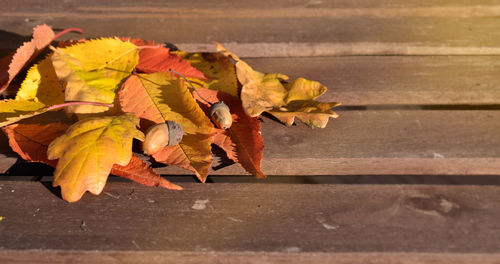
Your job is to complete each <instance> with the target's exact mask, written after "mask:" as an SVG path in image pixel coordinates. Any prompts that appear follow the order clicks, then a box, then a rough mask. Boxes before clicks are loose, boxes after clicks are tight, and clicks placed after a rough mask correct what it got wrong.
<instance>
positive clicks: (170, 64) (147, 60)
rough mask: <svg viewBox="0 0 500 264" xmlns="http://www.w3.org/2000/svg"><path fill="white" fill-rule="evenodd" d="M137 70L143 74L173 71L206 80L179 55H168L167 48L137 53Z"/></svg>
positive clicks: (203, 75) (144, 50)
mask: <svg viewBox="0 0 500 264" xmlns="http://www.w3.org/2000/svg"><path fill="white" fill-rule="evenodd" d="M136 68H137V70H139V71H141V72H145V73H153V72H159V71H169V69H173V70H175V71H177V72H179V73H181V74H183V75H184V76H186V77H188V78H196V79H206V77H205V74H203V73H202V72H201V71H199V70H197V69H196V68H194V67H193V66H192V65H191V64H190V63H189V62H187V61H185V60H184V59H182V57H180V56H179V55H176V54H173V53H170V51H169V49H168V48H163V47H162V48H154V49H142V50H141V51H140V52H139V64H137V66H136Z"/></svg>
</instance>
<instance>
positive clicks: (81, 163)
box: [47, 114, 144, 202]
mask: <svg viewBox="0 0 500 264" xmlns="http://www.w3.org/2000/svg"><path fill="white" fill-rule="evenodd" d="M138 124H139V118H137V117H136V116H135V115H133V114H123V115H120V116H105V117H95V118H88V119H84V120H81V121H79V122H77V123H75V124H73V125H72V126H71V127H70V128H69V129H68V130H67V131H66V133H65V134H64V135H62V136H60V137H58V138H56V139H55V140H54V141H52V142H51V143H50V145H49V147H48V150H47V156H48V159H50V160H52V159H59V161H58V162H57V167H56V170H55V172H54V181H53V185H54V186H61V193H62V197H63V199H64V200H66V201H68V202H75V201H78V200H79V199H80V198H81V197H82V195H83V194H84V193H85V191H87V190H88V191H90V192H91V193H93V194H99V193H101V191H102V190H103V188H104V185H105V184H106V179H107V177H108V175H109V172H110V171H111V168H112V167H113V164H118V165H122V166H126V165H127V164H128V163H129V161H130V159H131V158H132V139H133V138H137V139H139V140H143V139H144V134H143V133H142V132H140V131H139V130H137V128H136V126H137V125H138Z"/></svg>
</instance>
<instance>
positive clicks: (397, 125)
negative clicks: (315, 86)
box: [2, 110, 500, 175]
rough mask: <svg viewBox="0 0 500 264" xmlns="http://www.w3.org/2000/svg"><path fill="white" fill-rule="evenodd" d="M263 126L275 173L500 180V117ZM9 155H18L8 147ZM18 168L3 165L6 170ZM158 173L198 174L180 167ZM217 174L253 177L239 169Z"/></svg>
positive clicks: (362, 118) (357, 116)
mask: <svg viewBox="0 0 500 264" xmlns="http://www.w3.org/2000/svg"><path fill="white" fill-rule="evenodd" d="M262 126H263V127H262V136H263V138H264V144H265V146H266V148H265V149H264V157H263V161H262V170H263V172H264V173H265V174H268V175H405V174H409V175H499V174H500V154H499V152H498V151H497V150H498V149H499V148H500V135H499V134H498V133H497V131H500V112H499V111H466V110H448V111H442V110H439V111H433V110H387V111H385V110H381V111H342V112H341V113H340V117H339V118H338V119H334V120H331V121H330V123H329V124H328V126H327V127H326V128H324V129H314V130H311V129H310V128H308V127H306V126H305V125H303V124H299V125H297V126H295V127H285V126H283V125H281V124H280V123H278V122H276V121H274V120H270V119H267V118H264V122H263V123H262ZM2 149H3V150H4V151H5V152H4V153H5V155H7V156H12V152H11V151H10V150H8V147H7V146H6V145H4V147H2ZM13 162H14V160H13V159H3V160H2V163H4V164H3V166H4V167H9V164H10V166H11V165H12V164H13ZM214 166H218V165H217V164H214ZM157 171H158V172H160V173H162V174H170V175H177V174H180V175H184V174H192V172H190V171H186V170H184V169H181V168H177V167H172V166H169V167H160V168H157ZM211 174H213V175H246V174H247V173H246V172H245V171H244V170H243V169H242V168H241V167H239V166H237V165H231V166H227V167H224V168H221V169H218V170H216V171H212V172H211Z"/></svg>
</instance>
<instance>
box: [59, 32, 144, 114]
mask: <svg viewBox="0 0 500 264" xmlns="http://www.w3.org/2000/svg"><path fill="white" fill-rule="evenodd" d="M138 53H139V50H138V48H137V46H135V45H134V44H132V43H130V42H125V41H122V40H119V39H117V38H103V39H96V40H90V41H86V42H83V43H79V44H75V45H72V46H69V47H65V48H57V49H56V50H55V51H54V54H53V55H52V64H53V65H54V69H55V71H56V74H57V77H58V78H59V80H61V82H63V83H64V86H65V101H86V102H99V103H107V104H111V103H113V101H114V98H115V92H116V90H117V89H118V88H119V85H120V84H121V82H122V81H123V80H124V79H125V78H126V77H128V76H129V75H130V74H131V72H132V70H133V69H134V67H135V66H136V65H137V62H138V60H139V56H138ZM106 110H108V108H106V107H102V106H93V105H77V106H72V107H68V108H67V109H66V112H69V113H98V112H104V111H106Z"/></svg>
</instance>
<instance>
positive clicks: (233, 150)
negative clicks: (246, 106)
mask: <svg viewBox="0 0 500 264" xmlns="http://www.w3.org/2000/svg"><path fill="white" fill-rule="evenodd" d="M198 92H199V93H200V95H201V96H203V98H205V100H207V101H208V102H210V103H212V104H213V103H216V102H220V101H222V102H224V103H225V104H226V105H227V106H228V107H229V109H230V110H231V117H232V119H233V124H232V126H231V127H230V128H228V129H219V128H216V129H215V131H216V133H215V136H214V142H213V143H214V144H216V145H217V146H219V147H220V148H222V149H223V150H224V151H225V152H226V154H227V157H228V158H230V159H231V160H233V161H234V162H236V163H238V164H239V165H240V166H242V167H243V168H244V169H245V170H246V171H248V172H249V173H251V174H252V175H254V176H255V177H257V178H264V177H266V176H265V175H264V173H262V171H261V169H260V163H261V160H262V154H263V150H264V143H263V140H262V136H261V133H260V132H261V126H260V122H259V120H258V119H257V118H256V117H249V116H248V115H246V114H245V112H244V111H243V107H242V106H241V101H240V100H239V99H238V98H237V97H234V96H231V95H229V94H226V93H223V92H218V91H213V90H208V89H203V88H201V89H198ZM193 95H194V96H195V98H197V99H198V95H197V94H196V93H193ZM198 102H199V103H200V104H201V105H202V106H203V107H202V108H204V110H205V112H206V113H207V114H209V108H210V106H209V105H208V103H206V102H205V101H204V100H198Z"/></svg>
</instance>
